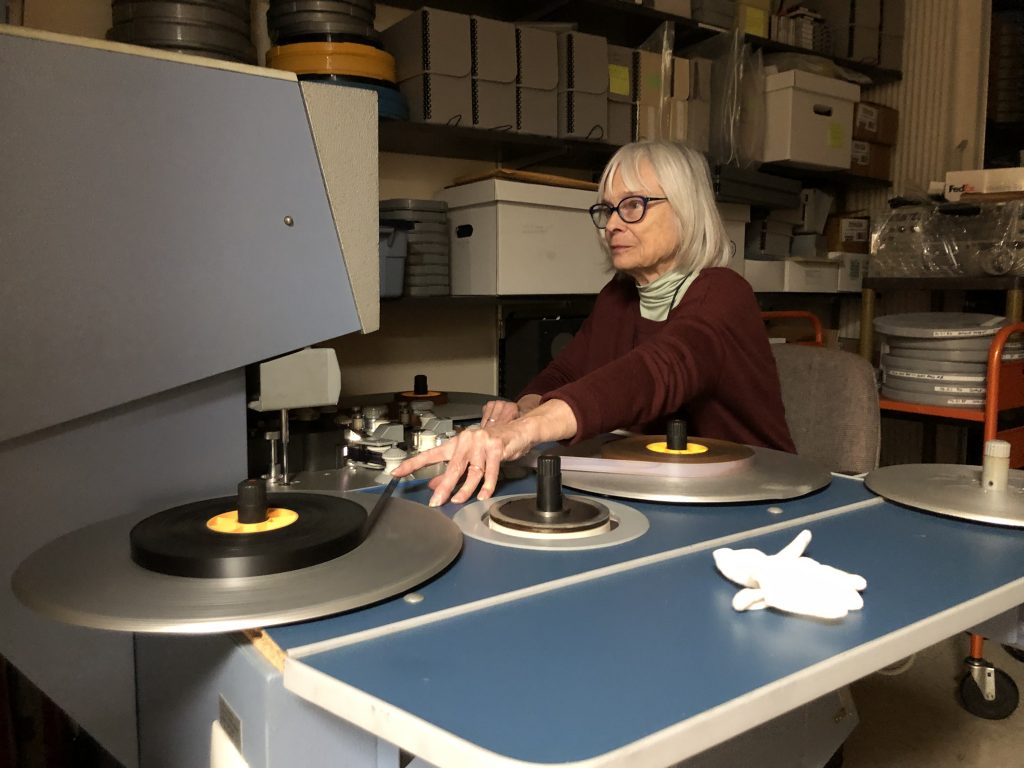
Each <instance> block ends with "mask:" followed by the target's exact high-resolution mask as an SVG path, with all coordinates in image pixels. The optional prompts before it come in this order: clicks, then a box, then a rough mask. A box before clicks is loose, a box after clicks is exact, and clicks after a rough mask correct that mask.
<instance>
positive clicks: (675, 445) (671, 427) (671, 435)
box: [665, 419, 688, 451]
mask: <svg viewBox="0 0 1024 768" xmlns="http://www.w3.org/2000/svg"><path fill="white" fill-rule="evenodd" d="M687 440H688V436H687V434H686V422H685V421H683V420H682V419H672V420H671V421H670V422H669V423H668V432H667V434H666V435H665V442H666V443H667V444H668V449H669V450H670V451H685V450H686V445H687Z"/></svg>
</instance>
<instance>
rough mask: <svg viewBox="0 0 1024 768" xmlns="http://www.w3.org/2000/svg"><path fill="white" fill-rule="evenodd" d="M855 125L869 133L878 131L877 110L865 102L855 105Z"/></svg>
mask: <svg viewBox="0 0 1024 768" xmlns="http://www.w3.org/2000/svg"><path fill="white" fill-rule="evenodd" d="M857 125H859V126H861V127H863V128H864V130H866V131H868V132H870V133H877V132H878V110H877V109H875V108H874V107H870V106H868V105H867V104H861V105H860V106H859V107H857Z"/></svg>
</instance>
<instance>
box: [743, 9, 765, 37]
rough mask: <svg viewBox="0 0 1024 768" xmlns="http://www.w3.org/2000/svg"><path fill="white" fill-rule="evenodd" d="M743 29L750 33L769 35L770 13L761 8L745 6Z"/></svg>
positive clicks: (759, 35) (758, 35)
mask: <svg viewBox="0 0 1024 768" xmlns="http://www.w3.org/2000/svg"><path fill="white" fill-rule="evenodd" d="M742 10H743V21H744V28H743V31H744V32H746V33H747V34H748V35H756V36H757V37H768V14H766V13H765V12H764V11H762V10H761V9H760V8H751V7H750V6H744V7H743V9H742Z"/></svg>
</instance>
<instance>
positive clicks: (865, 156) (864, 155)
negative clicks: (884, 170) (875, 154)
mask: <svg viewBox="0 0 1024 768" xmlns="http://www.w3.org/2000/svg"><path fill="white" fill-rule="evenodd" d="M850 159H851V160H852V161H853V164H854V165H867V164H868V163H869V162H870V159H871V147H870V146H869V145H868V143H867V142H866V141H854V142H852V143H851V144H850Z"/></svg>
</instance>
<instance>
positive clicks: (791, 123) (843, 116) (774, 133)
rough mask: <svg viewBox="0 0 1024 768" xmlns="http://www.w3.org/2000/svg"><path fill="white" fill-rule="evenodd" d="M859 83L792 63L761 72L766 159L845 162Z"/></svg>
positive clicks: (814, 164)
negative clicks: (794, 66) (765, 73)
mask: <svg viewBox="0 0 1024 768" xmlns="http://www.w3.org/2000/svg"><path fill="white" fill-rule="evenodd" d="M859 100H860V87H859V86H856V85H853V84H852V83H848V82H846V81H845V80H837V79H835V78H831V77H822V76H821V75H813V74H811V73H810V72H802V71H800V70H797V69H791V70H787V71H786V72H779V73H777V74H774V75H768V76H767V77H766V78H765V109H766V119H765V135H764V156H763V158H762V159H763V160H764V161H765V162H766V163H771V162H785V163H789V164H792V165H800V166H806V167H809V168H842V169H844V170H845V169H848V168H849V167H850V147H851V139H852V136H851V134H852V132H853V105H854V104H855V103H856V102H858V101H859Z"/></svg>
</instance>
